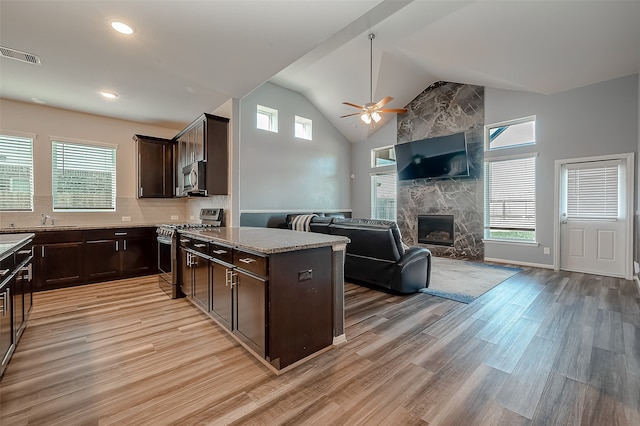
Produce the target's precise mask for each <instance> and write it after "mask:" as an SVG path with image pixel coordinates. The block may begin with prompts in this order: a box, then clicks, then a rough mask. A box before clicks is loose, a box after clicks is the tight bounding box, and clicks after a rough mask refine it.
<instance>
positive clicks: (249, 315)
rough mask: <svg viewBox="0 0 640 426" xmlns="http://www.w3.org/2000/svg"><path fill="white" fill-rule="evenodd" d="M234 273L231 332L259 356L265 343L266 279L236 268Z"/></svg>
mask: <svg viewBox="0 0 640 426" xmlns="http://www.w3.org/2000/svg"><path fill="white" fill-rule="evenodd" d="M234 274H235V281H236V282H235V285H234V287H235V296H236V303H235V308H236V309H235V312H236V315H235V327H234V329H233V332H234V333H235V334H236V335H237V336H238V337H239V338H240V340H242V341H243V342H244V343H245V344H247V345H248V346H249V347H250V348H251V349H253V350H254V351H255V352H256V353H257V354H258V355H260V356H261V357H264V356H265V344H266V327H267V317H266V290H267V281H266V280H265V279H262V278H258V277H256V276H252V275H250V274H247V273H244V272H242V271H240V270H236V271H235V272H234Z"/></svg>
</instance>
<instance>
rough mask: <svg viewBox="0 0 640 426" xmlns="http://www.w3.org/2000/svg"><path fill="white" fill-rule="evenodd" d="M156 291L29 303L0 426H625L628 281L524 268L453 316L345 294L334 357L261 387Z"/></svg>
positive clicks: (630, 315) (633, 404)
mask: <svg viewBox="0 0 640 426" xmlns="http://www.w3.org/2000/svg"><path fill="white" fill-rule="evenodd" d="M157 279H158V278H157V277H156V276H151V277H145V278H139V279H130V280H121V281H113V282H109V283H101V284H95V285H88V286H82V287H75V288H67V289H60V290H54V291H48V292H42V293H37V294H35V296H34V305H35V306H34V310H33V313H32V316H31V319H30V321H29V325H28V327H27V329H26V331H25V334H24V335H23V337H22V341H21V342H20V344H19V346H18V348H17V351H16V353H15V355H14V358H13V360H12V361H11V363H10V364H9V367H8V368H7V370H6V372H5V376H4V378H3V379H2V382H0V424H2V425H3V426H9V425H23V424H29V425H32V424H33V425H98V424H99V425H169V424H175V425H193V424H243V425H244V424H250V425H275V424H287V425H296V424H320V425H331V424H334V425H345V424H348V425H358V424H366V425H375V424H384V425H414V424H422V425H510V426H511V425H551V424H554V425H556V424H557V425H598V426H600V425H640V296H639V294H638V289H637V287H636V284H635V283H634V282H633V281H625V280H619V279H613V278H606V277H597V276H591V275H583V274H576V273H565V272H560V273H556V272H553V271H549V270H541V269H535V268H525V269H524V270H523V271H522V272H521V273H519V274H517V275H515V276H513V277H512V278H510V279H508V280H507V281H505V282H503V283H502V284H500V285H499V286H497V287H495V288H494V289H492V290H491V291H489V292H488V293H486V294H485V295H483V296H481V297H480V298H478V299H476V301H474V302H473V303H471V304H469V305H464V304H460V303H457V302H453V301H450V300H445V299H441V298H438V297H435V296H429V295H426V294H422V293H419V294H416V295H412V296H408V297H404V296H394V295H389V294H385V293H382V292H379V291H375V290H370V289H367V288H364V287H360V286H355V285H351V284H348V285H347V286H346V293H345V300H346V332H347V338H348V342H347V343H345V344H343V345H340V346H338V347H336V348H334V349H332V350H330V351H328V352H327V353H325V354H322V355H320V356H319V357H317V358H315V359H313V360H311V361H309V362H307V363H305V364H303V365H301V366H299V367H297V368H295V369H293V370H291V371H289V372H287V373H285V374H282V375H280V376H276V375H274V374H273V373H271V372H270V371H269V370H268V369H267V368H266V367H265V366H263V365H262V364H261V363H259V362H258V361H256V360H255V359H254V358H253V357H252V356H251V355H250V354H248V353H247V352H246V351H245V350H244V349H243V348H242V347H240V346H239V345H238V344H237V343H236V342H235V341H234V340H233V339H231V338H230V337H229V336H228V335H227V334H226V333H225V332H223V331H222V330H221V329H220V328H218V326H217V325H215V324H214V323H213V322H212V321H211V320H209V319H208V318H207V317H206V315H204V314H202V313H201V312H200V311H198V310H197V309H196V308H194V307H193V306H191V305H190V304H189V303H188V302H187V301H186V300H185V299H178V300H171V299H168V298H167V297H166V296H165V295H164V293H162V292H161V291H160V290H159V289H158V286H157Z"/></svg>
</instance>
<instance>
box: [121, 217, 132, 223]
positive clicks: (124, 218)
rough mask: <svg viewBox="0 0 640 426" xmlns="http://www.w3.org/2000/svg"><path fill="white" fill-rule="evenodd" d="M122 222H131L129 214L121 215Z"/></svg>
mask: <svg viewBox="0 0 640 426" xmlns="http://www.w3.org/2000/svg"><path fill="white" fill-rule="evenodd" d="M122 221H123V222H131V216H122Z"/></svg>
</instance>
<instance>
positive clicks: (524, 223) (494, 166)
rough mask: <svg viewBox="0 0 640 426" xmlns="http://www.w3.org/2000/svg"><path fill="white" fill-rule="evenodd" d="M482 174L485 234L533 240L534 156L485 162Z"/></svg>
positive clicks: (534, 223) (534, 202)
mask: <svg viewBox="0 0 640 426" xmlns="http://www.w3.org/2000/svg"><path fill="white" fill-rule="evenodd" d="M485 174H486V176H485V222H486V224H485V237H487V238H494V239H503V240H524V241H535V233H536V232H535V231H536V158H535V156H529V157H524V158H515V159H505V160H495V161H491V162H487V163H486V164H485ZM487 219H488V220H487Z"/></svg>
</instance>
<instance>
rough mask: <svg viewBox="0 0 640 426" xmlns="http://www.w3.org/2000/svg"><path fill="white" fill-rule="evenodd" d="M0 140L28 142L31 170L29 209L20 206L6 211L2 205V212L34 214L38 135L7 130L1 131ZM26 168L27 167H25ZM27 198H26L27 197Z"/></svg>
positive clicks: (0, 208)
mask: <svg viewBox="0 0 640 426" xmlns="http://www.w3.org/2000/svg"><path fill="white" fill-rule="evenodd" d="M0 138H2V139H5V138H6V139H7V140H11V139H12V140H14V141H15V140H23V141H25V142H27V141H28V143H29V151H30V159H29V160H30V168H29V195H28V198H29V207H28V208H26V207H25V208H19V206H12V207H15V208H7V209H5V208H4V207H3V206H1V205H0V211H1V212H33V211H34V180H35V177H34V173H35V169H34V164H33V160H34V158H33V157H34V155H33V152H34V142H35V139H36V135H35V134H31V133H19V132H12V131H7V130H0ZM25 166H26V165H25ZM7 178H8V179H11V176H8V177H7ZM25 198H26V197H25Z"/></svg>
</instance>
